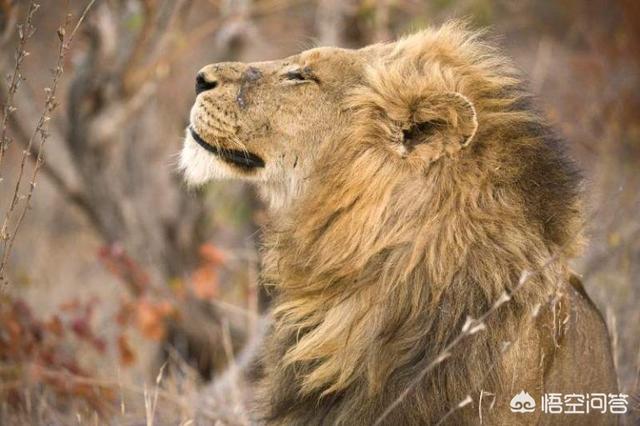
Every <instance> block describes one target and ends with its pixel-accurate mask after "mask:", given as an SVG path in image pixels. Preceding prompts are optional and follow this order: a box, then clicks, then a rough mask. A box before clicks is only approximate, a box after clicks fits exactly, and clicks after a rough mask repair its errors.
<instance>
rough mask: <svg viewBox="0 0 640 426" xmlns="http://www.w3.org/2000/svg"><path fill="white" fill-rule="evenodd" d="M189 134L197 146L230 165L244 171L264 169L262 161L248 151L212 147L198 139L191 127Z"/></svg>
mask: <svg viewBox="0 0 640 426" xmlns="http://www.w3.org/2000/svg"><path fill="white" fill-rule="evenodd" d="M189 132H190V133H191V136H192V137H193V140H195V141H196V142H197V143H198V145H200V146H201V147H203V148H204V149H206V150H207V151H209V152H210V153H212V154H215V155H217V156H218V157H220V159H221V160H223V161H225V162H227V163H231V164H234V165H236V166H238V167H242V168H245V169H254V168H259V167H264V160H263V159H262V158H260V157H259V156H257V155H256V154H253V153H251V152H248V151H241V150H236V149H228V148H219V147H216V146H213V145H209V144H208V143H207V142H206V141H205V140H204V139H202V138H201V137H200V135H198V134H197V133H196V131H195V130H193V127H189Z"/></svg>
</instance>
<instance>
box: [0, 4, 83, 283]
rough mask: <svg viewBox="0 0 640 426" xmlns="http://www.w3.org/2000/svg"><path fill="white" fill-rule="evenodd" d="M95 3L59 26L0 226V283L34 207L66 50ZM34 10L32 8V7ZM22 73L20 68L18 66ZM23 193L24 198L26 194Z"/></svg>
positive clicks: (2, 281)
mask: <svg viewBox="0 0 640 426" xmlns="http://www.w3.org/2000/svg"><path fill="white" fill-rule="evenodd" d="M94 3H95V0H91V1H90V2H89V3H88V4H87V6H86V7H85V8H84V10H83V12H82V14H81V15H80V18H78V20H77V22H76V24H75V26H74V27H73V30H72V31H71V33H70V34H69V35H68V36H66V29H65V28H66V27H67V26H68V25H69V20H70V15H67V18H66V20H65V23H64V24H63V25H62V26H61V27H59V28H58V31H57V34H58V39H59V44H58V58H57V60H56V66H55V68H54V70H53V77H52V80H51V86H50V87H47V88H45V94H46V97H45V102H44V108H43V111H42V114H41V115H40V118H39V119H38V122H37V124H36V127H35V129H34V131H33V133H32V134H31V137H30V138H29V142H28V144H27V147H26V149H25V150H23V152H22V160H21V162H20V169H19V172H18V177H17V179H16V183H15V188H14V192H13V197H12V198H11V202H10V203H9V208H8V210H7V212H6V214H5V217H4V220H3V223H2V227H1V228H0V240H1V241H2V259H1V260H0V284H5V283H6V282H7V280H6V277H5V270H6V265H7V262H8V259H9V255H10V254H11V250H12V248H13V244H14V242H15V239H16V236H17V234H18V231H19V229H20V227H21V225H22V222H23V221H24V217H25V216H26V214H27V211H28V210H29V209H30V208H31V199H32V197H33V192H34V190H35V187H36V179H37V177H38V172H39V170H40V168H42V165H43V164H44V157H43V155H44V145H45V143H46V142H47V139H48V137H49V133H48V132H47V126H48V122H49V120H50V119H51V114H52V113H53V111H54V110H55V108H56V107H57V106H58V103H57V101H56V90H57V88H58V83H59V81H60V78H61V77H62V73H63V72H64V69H63V64H64V58H65V55H66V53H67V51H68V50H69V49H70V47H71V42H72V41H73V38H74V37H75V35H76V33H77V31H78V29H79V28H80V25H81V24H82V22H83V21H84V19H85V18H86V16H87V13H88V12H89V10H90V8H91V7H92V6H93V4H94ZM30 10H31V9H30ZM18 73H19V69H18ZM37 137H38V138H39V143H38V148H37V155H38V156H37V157H36V160H35V165H34V167H33V171H32V173H31V180H30V182H29V189H28V192H27V194H26V196H21V195H20V188H21V186H22V179H23V177H24V172H25V167H26V163H27V159H28V158H29V157H30V155H31V153H32V150H33V148H34V144H35V142H36V138H37ZM23 197H24V198H23ZM22 198H23V199H24V202H23V204H22V210H21V211H20V212H19V213H18V218H17V220H16V221H15V225H14V228H13V231H12V232H9V231H8V228H9V225H10V222H11V219H12V218H13V215H14V213H17V212H16V209H17V207H18V203H19V201H20V200H21V199H22Z"/></svg>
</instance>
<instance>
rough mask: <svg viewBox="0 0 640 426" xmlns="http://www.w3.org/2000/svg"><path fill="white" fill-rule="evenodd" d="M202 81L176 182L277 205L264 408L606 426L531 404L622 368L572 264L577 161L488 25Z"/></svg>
mask: <svg viewBox="0 0 640 426" xmlns="http://www.w3.org/2000/svg"><path fill="white" fill-rule="evenodd" d="M196 94H197V97H196V101H195V104H194V106H193V108H192V110H191V114H190V125H189V127H188V129H187V132H186V138H185V141H184V146H183V149H182V152H181V166H182V169H183V171H184V175H185V177H186V180H187V181H188V182H189V183H191V184H194V185H198V184H203V183H205V182H207V181H209V180H212V179H240V180H244V181H248V182H251V183H253V184H254V185H255V186H256V187H257V188H258V190H259V192H260V194H261V196H262V197H263V199H264V200H265V203H266V204H267V206H268V210H269V217H270V219H269V224H268V225H266V226H265V229H264V237H263V239H264V241H263V248H262V259H263V270H262V281H263V282H264V283H265V285H268V286H269V287H270V288H271V289H272V290H273V293H274V297H275V299H274V307H273V311H272V317H273V326H272V327H271V330H270V332H269V334H268V336H267V337H266V338H265V342H264V345H263V351H262V354H261V356H260V359H259V365H260V368H259V372H258V379H257V384H256V404H255V407H256V408H255V415H256V417H255V418H256V420H257V421H259V422H263V423H265V424H269V425H320V424H326V425H329V424H340V425H371V424H384V425H426V424H438V423H441V424H453V425H461V424H477V423H484V424H500V425H502V424H504V425H512V424H562V425H567V424H580V425H583V424H610V423H616V416H615V415H611V414H609V413H604V414H603V413H601V411H602V410H595V409H592V410H590V412H589V413H588V414H583V415H575V414H574V415H568V414H556V413H554V412H551V413H549V410H548V409H545V408H544V406H543V404H542V402H543V398H545V394H546V395H549V394H555V393H559V394H562V395H570V394H578V395H585V394H587V393H591V394H593V393H605V394H609V393H615V392H617V381H616V375H615V369H614V365H613V361H612V355H611V350H610V342H609V336H608V332H607V329H606V326H605V323H604V321H603V320H602V317H601V315H600V313H599V312H598V310H597V309H596V307H595V306H594V304H593V303H592V302H591V300H590V299H589V297H588V296H587V294H586V293H585V291H584V289H583V288H582V285H581V284H580V281H579V279H578V278H577V276H576V275H574V274H573V273H572V272H571V270H570V269H569V266H568V261H569V259H571V258H573V257H575V256H577V255H578V254H579V253H580V252H581V250H582V247H583V246H584V237H583V227H584V219H583V217H584V215H583V207H582V201H581V198H582V192H583V190H582V184H581V177H580V174H579V172H578V171H577V169H576V166H575V165H574V163H573V162H572V161H571V160H570V159H569V158H568V156H567V155H566V154H565V151H564V149H563V144H562V141H561V140H559V138H557V137H556V136H555V135H554V133H553V131H552V130H551V128H550V126H549V125H548V124H547V123H546V122H545V120H544V118H543V117H542V116H541V114H539V113H538V112H536V110H535V108H534V107H533V106H532V102H531V96H530V95H529V94H528V93H527V91H526V89H525V88H524V83H523V79H522V78H521V77H520V76H519V73H518V72H517V70H516V69H515V68H514V67H513V65H511V63H510V62H509V61H508V60H507V59H505V58H504V57H503V56H502V55H501V54H500V52H499V51H498V49H497V48H496V47H493V46H492V44H491V43H489V42H487V41H486V37H485V36H484V35H483V34H482V33H481V32H477V31H472V30H469V29H468V27H467V26H466V25H464V24H460V23H448V24H445V25H444V26H442V27H441V28H439V29H427V30H423V31H420V32H418V33H416V34H413V35H409V36H407V37H404V38H402V39H399V40H398V41H396V42H392V43H380V44H374V45H371V46H367V47H364V48H362V49H358V50H350V49H341V48H334V47H319V48H313V49H311V50H307V51H304V52H302V53H300V54H298V55H294V56H291V57H288V58H286V59H282V60H275V61H267V62H257V63H249V64H245V63H239V62H227V63H217V64H212V65H208V66H206V67H204V68H203V69H202V70H200V72H199V73H198V74H197V78H196ZM517 395H520V396H519V397H518V398H520V399H518V398H516V396H517ZM561 397H562V396H561ZM522 398H524V400H523V399H522ZM552 411H553V410H552Z"/></svg>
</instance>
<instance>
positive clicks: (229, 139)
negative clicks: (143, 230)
mask: <svg viewBox="0 0 640 426" xmlns="http://www.w3.org/2000/svg"><path fill="white" fill-rule="evenodd" d="M415 37H424V43H430V42H434V41H435V38H434V40H431V41H430V38H433V35H429V34H426V33H425V34H423V35H418V36H414V39H415ZM414 39H406V40H404V41H401V42H398V43H396V44H378V45H373V46H369V47H366V48H364V49H360V50H347V49H339V48H332V47H322V48H315V49H311V50H308V51H305V52H302V53H300V54H298V55H295V56H291V57H289V58H286V59H283V60H276V61H268V62H258V63H249V64H245V63H239V62H228V63H218V64H212V65H207V66H205V67H204V68H202V69H201V70H200V71H199V72H198V74H197V79H196V94H197V97H196V101H195V104H194V106H193V108H192V110H191V116H190V119H191V123H190V126H189V128H188V129H187V135H186V140H185V145H184V149H183V152H182V158H181V165H182V168H183V169H184V171H185V175H186V178H187V181H188V182H190V183H192V184H201V183H204V182H206V181H208V180H210V179H220V178H239V179H246V180H250V181H254V182H258V183H259V185H260V187H261V188H262V189H263V193H264V194H265V196H266V198H267V199H268V201H270V202H271V204H272V205H275V206H282V205H287V204H289V203H290V202H291V201H292V200H293V199H295V198H296V197H297V196H298V195H300V194H301V193H302V192H303V191H304V187H305V185H304V182H305V181H306V179H307V178H308V177H309V175H310V174H311V173H313V171H314V170H317V169H319V168H322V163H321V162H322V161H330V159H329V158H327V156H326V154H327V151H330V152H331V151H334V146H333V144H332V143H331V142H332V141H334V142H335V141H340V140H345V141H346V140H349V139H350V138H351V137H353V134H354V133H360V136H361V140H362V141H363V143H375V145H372V146H371V149H372V150H375V151H376V153H377V155H380V156H386V157H388V161H390V162H398V164H399V165H401V166H404V165H410V166H411V167H412V169H413V170H415V171H416V172H418V173H420V172H421V170H423V169H424V168H425V167H427V166H428V164H429V163H431V162H432V161H433V160H436V159H437V158H439V157H440V156H442V155H449V154H455V153H456V152H458V151H460V150H461V149H462V148H464V147H465V146H467V145H469V144H470V143H471V141H472V139H473V136H474V134H475V132H476V130H477V127H478V121H477V113H476V109H475V106H474V102H473V101H472V99H471V98H470V96H477V95H480V93H477V90H478V88H474V87H469V86H468V85H467V84H464V83H463V84H461V82H460V81H459V79H458V78H457V76H454V75H452V74H450V73H449V71H447V70H445V69H442V68H441V67H442V66H443V64H445V65H447V66H452V67H453V66H455V60H456V58H455V57H444V56H442V55H443V53H442V52H441V51H440V50H439V48H437V47H435V46H434V49H421V51H420V52H417V51H416V52H412V51H411V50H412V45H413V44H415V40H414ZM451 42H455V40H452V41H451ZM470 71H471V72H474V73H487V72H488V70H486V69H477V70H470ZM367 123H370V125H369V124H367ZM373 136H382V137H379V138H374V137H373ZM374 139H375V140H374ZM338 143H339V142H338ZM335 154H336V155H337V154H338V153H335ZM335 160H336V161H344V160H345V159H340V158H336V159H335Z"/></svg>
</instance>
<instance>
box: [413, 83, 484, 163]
mask: <svg viewBox="0 0 640 426" xmlns="http://www.w3.org/2000/svg"><path fill="white" fill-rule="evenodd" d="M410 109H411V113H410V114H409V115H410V117H409V120H408V122H405V123H403V125H402V127H403V128H402V144H403V145H404V147H405V149H406V152H407V153H411V152H412V151H414V150H418V151H423V153H424V154H430V155H428V156H429V157H433V158H430V159H435V158H436V157H439V156H440V155H442V154H444V153H449V154H452V153H454V152H457V151H459V150H460V149H462V148H464V147H466V146H467V145H469V144H470V143H471V141H472V140H473V137H474V136H475V134H476V131H477V130H478V117H477V115H476V109H475V107H474V106H473V103H472V102H471V101H470V100H469V99H468V98H467V97H466V96H464V95H462V94H460V93H457V92H446V93H438V94H433V95H429V96H425V97H423V98H421V99H420V101H419V102H417V103H416V104H415V105H412V106H411V108H410Z"/></svg>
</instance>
